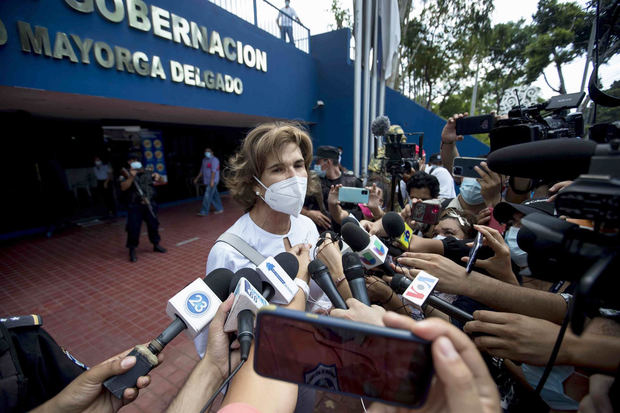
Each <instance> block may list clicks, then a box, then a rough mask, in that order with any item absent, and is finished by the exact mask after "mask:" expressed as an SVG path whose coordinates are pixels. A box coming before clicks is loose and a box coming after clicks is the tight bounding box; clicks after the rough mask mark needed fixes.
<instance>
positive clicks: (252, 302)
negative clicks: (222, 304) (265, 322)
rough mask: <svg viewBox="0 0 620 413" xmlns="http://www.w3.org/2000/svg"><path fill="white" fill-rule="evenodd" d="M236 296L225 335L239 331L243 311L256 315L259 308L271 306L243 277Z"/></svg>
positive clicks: (227, 319)
mask: <svg viewBox="0 0 620 413" xmlns="http://www.w3.org/2000/svg"><path fill="white" fill-rule="evenodd" d="M234 294H235V300H234V301H233V305H232V308H231V309H230V313H229V314H228V318H226V322H225V323H224V332H225V333H230V332H233V331H237V316H238V315H239V313H240V312H241V311H243V310H250V311H252V312H253V313H254V314H256V312H257V311H258V309H259V308H261V307H263V306H266V305H268V304H269V303H268V302H267V300H265V298H264V297H263V296H262V295H261V293H260V292H259V291H258V290H257V289H256V288H254V286H253V285H252V284H251V283H250V282H249V281H248V280H247V279H245V278H243V277H242V278H240V279H239V282H238V283H237V286H236V287H235V291H234Z"/></svg>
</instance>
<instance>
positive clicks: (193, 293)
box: [103, 268, 233, 399]
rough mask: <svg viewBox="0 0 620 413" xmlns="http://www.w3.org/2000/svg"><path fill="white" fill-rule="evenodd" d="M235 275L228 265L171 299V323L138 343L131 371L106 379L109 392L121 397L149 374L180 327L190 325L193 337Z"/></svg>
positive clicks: (167, 312)
mask: <svg viewBox="0 0 620 413" xmlns="http://www.w3.org/2000/svg"><path fill="white" fill-rule="evenodd" d="M232 277H233V273H232V271H230V270H228V269H226V268H218V269H215V270H213V271H211V272H210V273H209V274H208V275H207V276H206V277H205V278H204V280H202V279H200V278H197V279H196V280H194V281H193V282H191V283H190V284H189V285H187V286H186V287H185V288H183V289H182V290H181V291H179V292H178V293H177V294H176V295H175V296H174V297H172V298H171V299H170V300H168V305H167V306H166V314H168V316H169V317H170V318H172V320H173V321H172V323H170V325H169V326H168V327H166V329H165V330H164V331H163V332H162V333H161V334H160V335H159V336H158V337H157V338H155V339H154V340H152V341H151V342H150V343H149V344H148V345H147V346H145V345H143V344H139V345H137V346H136V347H134V349H133V350H131V352H130V353H129V355H130V356H135V357H136V364H135V365H134V366H133V367H132V368H131V369H130V370H129V371H126V372H125V373H123V374H120V375H117V376H112V377H110V378H109V379H107V380H106V381H105V382H104V383H103V385H104V386H105V387H106V388H107V389H108V390H109V391H110V393H112V394H113V395H114V396H115V397H116V398H118V399H122V397H123V392H124V391H125V389H127V388H129V387H136V383H137V381H138V377H140V376H145V375H147V374H148V373H149V371H151V370H152V369H153V368H154V367H156V366H157V364H158V361H157V354H159V353H160V352H161V351H162V350H163V349H164V347H166V345H167V344H168V343H170V342H171V341H172V339H174V338H175V337H176V336H178V335H179V334H180V333H181V331H183V330H185V329H187V332H188V334H189V335H190V337H191V338H194V337H196V336H197V335H198V334H199V333H200V332H201V331H202V330H203V329H204V328H205V327H207V326H208V325H209V323H210V322H211V320H213V317H214V316H215V313H216V312H217V309H218V308H219V306H220V305H221V304H222V301H224V300H225V299H226V297H227V296H228V284H229V283H230V279H231V278H232Z"/></svg>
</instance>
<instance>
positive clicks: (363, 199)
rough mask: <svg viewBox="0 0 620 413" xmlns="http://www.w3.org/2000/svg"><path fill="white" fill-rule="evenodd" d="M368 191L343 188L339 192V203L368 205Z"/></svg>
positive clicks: (350, 187) (348, 187)
mask: <svg viewBox="0 0 620 413" xmlns="http://www.w3.org/2000/svg"><path fill="white" fill-rule="evenodd" d="M368 195H369V194H368V189H366V188H356V187H352V186H343V187H342V188H340V189H339V190H338V201H340V202H351V203H354V204H367V203H368Z"/></svg>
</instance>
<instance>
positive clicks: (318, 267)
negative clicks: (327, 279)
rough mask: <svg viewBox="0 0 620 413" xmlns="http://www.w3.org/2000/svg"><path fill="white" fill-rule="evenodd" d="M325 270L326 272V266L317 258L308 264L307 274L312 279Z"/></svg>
mask: <svg viewBox="0 0 620 413" xmlns="http://www.w3.org/2000/svg"><path fill="white" fill-rule="evenodd" d="M325 270H327V266H326V265H325V263H323V261H321V260H320V259H318V258H316V259H314V260H312V261H310V264H308V272H309V273H310V276H311V277H312V278H313V279H314V276H315V275H317V274H318V273H320V272H321V271H325Z"/></svg>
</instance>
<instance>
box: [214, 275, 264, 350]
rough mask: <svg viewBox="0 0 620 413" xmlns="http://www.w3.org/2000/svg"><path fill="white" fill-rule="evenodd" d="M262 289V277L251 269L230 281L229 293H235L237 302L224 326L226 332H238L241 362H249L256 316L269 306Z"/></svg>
mask: <svg viewBox="0 0 620 413" xmlns="http://www.w3.org/2000/svg"><path fill="white" fill-rule="evenodd" d="M261 288H262V282H261V279H260V276H259V275H258V273H257V272H256V271H254V270H253V269H251V268H242V269H240V270H239V271H237V273H236V274H235V276H234V277H233V279H232V280H230V287H229V291H230V292H233V291H234V294H235V301H234V302H233V306H232V308H231V309H230V313H229V314H228V318H227V319H226V323H225V324H224V332H226V333H230V332H233V331H235V330H236V331H237V340H238V341H239V346H240V352H241V360H247V359H248V357H249V355H250V347H252V340H254V316H255V315H256V312H257V311H258V310H259V309H260V308H261V307H263V306H265V305H267V304H269V303H268V302H267V300H265V298H263V296H262V295H261V292H262V291H261V290H260V289H261ZM235 320H236V321H237V322H236V323H235ZM235 324H236V326H235Z"/></svg>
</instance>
